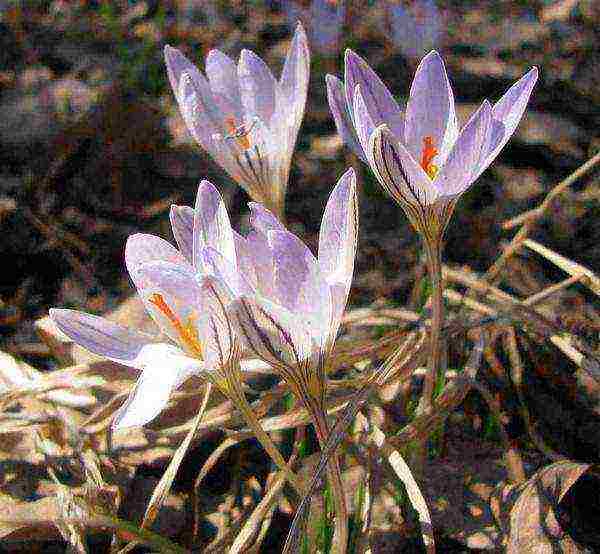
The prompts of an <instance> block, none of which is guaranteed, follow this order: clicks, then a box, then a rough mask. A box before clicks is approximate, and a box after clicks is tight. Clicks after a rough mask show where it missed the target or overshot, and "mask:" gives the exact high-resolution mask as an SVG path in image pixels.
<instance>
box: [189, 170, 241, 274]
mask: <svg viewBox="0 0 600 554" xmlns="http://www.w3.org/2000/svg"><path fill="white" fill-rule="evenodd" d="M193 243H194V246H193V248H194V267H195V268H196V269H199V267H200V266H199V260H198V255H199V252H200V251H201V250H202V249H203V248H206V247H211V248H214V249H215V250H216V251H217V252H219V253H220V254H221V255H222V256H223V257H224V258H226V259H227V260H229V261H230V262H231V263H232V264H234V265H235V263H236V262H235V244H234V242H233V231H232V229H231V223H230V222H229V216H228V215H227V209H226V208H225V203H224V202H223V199H222V198H221V195H220V194H219V191H218V190H217V189H216V188H215V187H214V185H213V184H212V183H210V182H209V181H202V182H201V183H200V186H199V187H198V194H197V196H196V208H195V216H194V240H193Z"/></svg>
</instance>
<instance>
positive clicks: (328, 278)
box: [229, 169, 358, 410]
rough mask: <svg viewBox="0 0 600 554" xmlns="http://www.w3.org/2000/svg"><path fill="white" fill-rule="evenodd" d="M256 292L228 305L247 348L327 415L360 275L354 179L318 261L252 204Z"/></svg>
mask: <svg viewBox="0 0 600 554" xmlns="http://www.w3.org/2000/svg"><path fill="white" fill-rule="evenodd" d="M250 206H251V212H252V214H251V218H250V221H251V224H252V226H253V228H254V230H253V231H252V232H251V233H250V234H249V235H248V237H247V238H246V239H245V241H246V248H247V250H251V251H252V252H253V258H254V274H253V275H250V276H249V277H248V279H249V280H250V281H252V282H253V284H254V286H255V292H254V293H253V294H251V295H240V296H239V297H238V298H237V299H236V300H234V301H233V302H232V304H231V306H230V308H229V309H230V311H231V314H232V318H231V319H232V322H233V323H234V325H235V327H236V328H237V332H238V335H239V336H240V338H241V339H242V341H243V343H244V344H245V346H246V347H247V348H248V349H249V350H250V351H252V352H253V353H254V354H255V355H256V356H257V357H258V358H260V359H262V360H264V361H265V362H267V363H269V364H270V365H271V366H272V367H273V368H274V369H275V370H276V371H278V372H279V373H280V374H281V375H282V376H283V377H284V378H285V379H286V381H288V383H289V384H290V386H292V388H293V389H294V391H295V392H296V393H297V394H298V395H299V396H300V398H302V399H303V400H304V401H308V402H309V403H310V402H314V401H317V402H318V404H317V406H316V407H317V409H318V410H322V409H323V406H324V394H325V365H326V361H327V357H328V356H329V353H330V352H331V349H332V346H333V343H334V340H335V337H336V335H337V332H338V329H339V326H340V322H341V319H342V315H343V312H344V309H345V306H346V301H347V298H348V294H349V291H350V284H351V281H352V274H353V270H354V256H355V252H356V243H357V233H358V209H357V199H356V177H355V174H354V170H352V169H349V170H348V171H347V172H346V173H345V174H344V175H343V176H342V177H341V178H340V180H339V182H338V184H337V185H336V187H335V188H334V190H333V192H332V193H331V196H330V197H329V201H328V203H327V207H326V209H325V213H324V215H323V220H322V223H321V231H320V234H319V252H318V257H316V258H315V256H314V255H313V254H312V252H311V251H310V250H309V248H308V247H307V246H306V245H305V244H304V243H303V242H302V241H301V240H300V239H298V238H297V237H296V236H295V235H294V234H292V233H290V232H289V231H287V230H286V229H285V227H283V225H282V224H281V223H280V222H279V221H278V220H277V219H276V218H275V217H274V215H273V214H272V213H271V212H269V211H268V210H266V209H265V208H264V207H262V206H261V205H259V204H251V205H250Z"/></svg>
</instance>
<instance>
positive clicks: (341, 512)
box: [306, 404, 348, 554]
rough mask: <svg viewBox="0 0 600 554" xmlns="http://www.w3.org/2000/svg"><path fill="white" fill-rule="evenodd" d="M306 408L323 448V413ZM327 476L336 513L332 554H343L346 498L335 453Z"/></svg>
mask: <svg viewBox="0 0 600 554" xmlns="http://www.w3.org/2000/svg"><path fill="white" fill-rule="evenodd" d="M306 407H307V408H308V410H309V412H310V414H311V417H312V420H313V424H314V426H315V431H316V433H317V439H318V440H319V444H320V446H321V448H324V447H325V445H326V444H327V439H328V438H329V425H328V424H327V417H326V415H325V411H324V410H323V409H321V408H320V407H318V406H314V405H311V406H309V405H308V404H307V406H306ZM327 476H328V478H329V484H330V485H331V492H332V493H333V501H334V504H335V513H336V518H335V530H334V534H333V543H332V552H335V553H336V554H344V553H345V552H346V549H347V545H348V513H347V511H346V496H345V493H344V484H343V482H342V474H341V471H340V460H339V457H338V455H337V453H335V452H334V453H333V454H332V455H331V457H330V458H329V460H328V462H327Z"/></svg>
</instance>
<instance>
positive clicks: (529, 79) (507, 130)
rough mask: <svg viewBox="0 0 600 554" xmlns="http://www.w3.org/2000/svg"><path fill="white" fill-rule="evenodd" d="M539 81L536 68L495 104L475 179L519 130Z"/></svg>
mask: <svg viewBox="0 0 600 554" xmlns="http://www.w3.org/2000/svg"><path fill="white" fill-rule="evenodd" d="M537 79H538V70H537V68H536V67H534V68H533V69H531V70H529V71H528V72H527V73H526V74H525V75H524V76H523V77H521V78H520V79H519V80H518V81H517V82H516V83H515V84H514V85H513V86H512V87H510V88H509V89H508V90H507V91H506V93H504V95H503V96H502V98H500V100H498V102H496V104H494V107H493V108H492V124H491V133H490V135H491V136H490V139H489V143H488V144H487V145H486V151H485V153H484V155H483V156H482V159H481V162H480V165H479V168H478V171H477V174H476V177H475V178H477V177H478V176H479V175H481V174H482V173H483V172H484V171H485V170H486V169H487V168H488V166H489V165H490V164H491V163H492V162H493V161H494V159H495V158H496V156H498V154H499V153H500V151H501V150H502V148H504V146H505V145H506V143H507V142H508V140H509V139H510V137H511V136H512V135H513V133H514V132H515V130H516V129H517V126H518V125H519V122H520V121H521V118H522V117H523V114H524V113H525V108H526V107H527V103H528V102H529V97H530V96H531V93H532V91H533V87H534V86H535V83H536V82H537Z"/></svg>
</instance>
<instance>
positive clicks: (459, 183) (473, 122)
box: [434, 100, 492, 196]
mask: <svg viewBox="0 0 600 554" xmlns="http://www.w3.org/2000/svg"><path fill="white" fill-rule="evenodd" d="M491 117H492V106H491V105H490V103H489V102H488V101H487V100H486V101H484V102H483V104H482V105H481V107H480V108H479V109H478V110H477V111H476V112H475V113H474V114H473V115H472V116H471V118H470V119H469V121H468V122H467V124H466V125H465V126H464V128H463V129H462V131H461V133H460V135H459V136H458V138H457V139H456V142H455V143H454V148H453V149H452V151H451V152H450V155H449V156H448V159H447V160H446V163H445V165H444V167H442V169H441V170H440V172H439V174H438V175H437V176H436V178H435V180H434V184H435V186H436V188H437V189H438V190H439V191H440V194H441V195H443V196H455V195H458V194H462V193H463V192H464V191H465V190H466V189H467V188H468V187H469V186H470V185H471V184H472V183H473V180H474V179H473V176H474V174H475V172H476V171H477V167H478V165H479V160H480V158H481V155H482V148H483V146H484V144H485V141H486V138H487V136H488V130H489V126H490V121H491Z"/></svg>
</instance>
